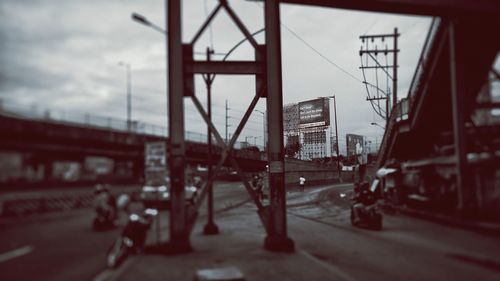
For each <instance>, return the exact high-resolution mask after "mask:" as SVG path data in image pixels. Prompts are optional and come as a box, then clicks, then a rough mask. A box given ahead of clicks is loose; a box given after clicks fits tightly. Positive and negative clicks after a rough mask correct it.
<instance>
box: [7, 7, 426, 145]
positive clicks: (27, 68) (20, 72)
mask: <svg viewBox="0 0 500 281" xmlns="http://www.w3.org/2000/svg"><path fill="white" fill-rule="evenodd" d="M208 3H209V6H210V7H213V6H214V4H215V1H212V0H209V1H208ZM230 4H231V5H233V6H234V9H235V11H236V12H237V13H238V14H240V15H241V17H242V20H243V22H245V24H246V25H247V26H248V29H249V30H250V31H256V30H258V29H260V28H262V26H263V14H262V8H261V6H260V4H256V3H253V2H247V1H231V2H230ZM184 9H185V12H184V25H183V32H184V38H185V40H188V39H189V38H191V37H192V35H193V34H194V32H195V31H196V29H197V28H198V27H199V26H200V25H201V23H202V22H203V20H204V18H205V10H204V7H203V5H199V1H196V0H189V1H185V2H184ZM131 12H138V13H141V14H144V15H145V16H147V17H148V18H149V19H150V20H151V21H152V22H155V23H157V24H158V25H160V26H164V7H163V1H147V3H144V2H142V1H134V0H123V1H120V0H110V1H97V0H90V1H79V0H73V1H63V2H61V1H56V0H43V1H15V0H4V1H2V3H0V65H1V68H0V98H2V99H4V100H5V101H7V102H17V103H22V104H26V105H28V104H30V103H36V104H38V105H39V106H46V107H49V108H56V109H64V110H68V111H74V112H77V111H78V112H92V113H95V114H102V115H109V116H111V117H115V118H125V116H126V115H125V112H126V111H125V108H126V99H125V69H124V68H123V67H119V66H117V62H118V61H121V60H123V61H126V62H128V63H130V64H131V65H132V90H133V98H132V107H133V113H132V115H133V117H134V119H138V120H142V121H146V122H151V123H155V124H158V125H165V123H166V116H165V114H166V96H165V92H166V89H165V88H166V81H165V75H166V74H165V38H164V36H163V35H162V34H160V33H158V32H156V31H154V30H151V29H149V28H147V27H145V26H142V25H140V24H138V23H136V22H133V21H132V20H131V19H130V13H131ZM281 13H282V22H283V24H285V25H286V26H287V27H288V28H290V29H292V30H293V32H295V33H296V34H297V35H298V36H300V38H302V39H303V40H305V41H306V42H307V43H308V44H310V45H312V46H313V47H314V48H315V49H316V50H318V51H319V52H321V54H323V55H325V56H326V57H328V59H330V60H332V61H333V62H334V63H336V64H337V65H339V66H341V67H342V68H343V69H345V70H346V71H348V72H349V73H351V74H352V75H354V76H355V77H358V78H361V72H360V71H359V69H358V67H359V63H360V62H359V55H358V53H357V52H358V50H359V46H360V41H359V39H358V36H359V35H361V34H363V33H365V32H367V31H369V33H387V32H392V30H393V28H394V27H396V26H397V27H399V29H400V31H401V32H402V36H401V38H400V46H401V53H400V57H399V64H400V68H399V78H400V80H399V88H400V94H399V97H400V98H402V97H404V96H405V95H406V92H407V88H408V85H409V84H410V82H411V78H412V76H413V71H414V67H415V63H416V61H417V59H418V55H419V53H420V48H421V46H422V42H423V39H424V38H425V34H426V31H427V27H428V24H429V19H426V18H419V17H403V16H396V15H388V14H375V13H364V12H349V11H344V10H335V9H320V8H311V7H302V6H296V5H283V6H282V8H281ZM241 38H243V36H242V35H241V32H239V31H238V30H237V29H236V27H235V26H234V24H232V23H231V22H230V20H229V19H228V17H227V16H225V15H223V16H221V17H220V18H217V19H216V21H214V23H213V39H214V47H215V50H216V51H217V52H225V51H227V50H229V49H230V48H231V47H232V46H233V45H234V44H235V43H236V42H238V41H239V40H241ZM257 39H258V41H259V42H263V36H262V35H260V36H258V37H257ZM210 44H211V42H210V36H209V35H208V33H207V34H206V35H204V36H203V37H202V38H201V39H200V42H199V43H198V44H197V45H196V50H197V51H204V50H205V47H206V46H207V45H210ZM219 59H220V57H219ZM231 59H253V50H252V48H251V47H250V46H249V45H248V44H244V45H242V46H241V47H240V48H239V49H238V50H237V51H236V52H234V54H233V55H232V56H231ZM282 61H283V92H284V102H285V103H290V102H298V101H301V100H307V99H312V98H315V97H318V96H327V95H331V94H332V93H335V94H336V96H337V106H338V115H339V129H340V132H339V133H340V134H341V136H342V135H344V134H345V133H359V134H365V135H368V136H373V137H375V136H379V137H380V136H381V130H380V129H379V128H377V127H374V126H370V123H371V122H381V121H380V119H379V118H377V117H374V113H373V111H372V109H371V107H370V105H369V103H368V102H366V101H365V97H366V92H365V89H364V87H363V85H362V84H361V83H359V81H356V80H355V79H353V78H352V77H350V76H349V75H346V74H345V73H344V72H342V71H341V70H339V69H338V68H336V67H334V66H333V65H331V64H330V63H328V62H327V61H325V59H323V58H321V57H319V56H318V55H317V54H316V53H314V52H313V51H312V50H310V48H309V47H307V46H305V45H304V43H303V42H301V41H300V40H299V39H297V38H296V37H295V36H294V35H293V34H291V33H290V32H289V31H288V30H287V28H285V27H283V28H282ZM196 89H197V93H198V95H199V98H200V101H202V102H203V103H205V100H206V97H205V95H206V90H205V86H204V84H203V82H202V81H201V80H200V79H197V82H196ZM254 91H255V90H254V81H253V78H248V77H227V76H226V77H224V76H220V77H218V78H217V81H216V82H215V84H214V91H213V93H214V98H213V104H214V112H216V115H214V120H215V121H216V123H217V126H218V127H220V128H221V131H223V130H222V129H223V127H224V103H225V100H226V99H227V100H229V104H230V107H231V108H232V111H230V115H231V116H232V117H233V118H232V119H231V120H230V123H231V126H232V127H231V128H230V130H234V129H235V126H236V122H237V118H238V117H239V116H242V115H243V113H242V112H243V111H244V110H245V109H246V106H247V105H248V103H249V102H250V100H251V98H252V96H253V94H254ZM185 104H186V115H187V120H186V128H187V129H188V130H193V131H198V132H205V126H204V125H203V123H202V120H201V118H200V117H199V114H197V113H196V111H195V109H194V107H193V106H192V105H191V102H190V101H189V100H186V101H185ZM258 108H259V109H261V110H263V109H264V108H265V104H264V102H263V101H260V102H259V104H258ZM261 121H262V116H261V115H260V114H255V116H252V118H251V121H250V123H249V124H248V129H247V131H246V132H245V134H255V135H261V133H260V128H261ZM341 139H343V138H342V137H341Z"/></svg>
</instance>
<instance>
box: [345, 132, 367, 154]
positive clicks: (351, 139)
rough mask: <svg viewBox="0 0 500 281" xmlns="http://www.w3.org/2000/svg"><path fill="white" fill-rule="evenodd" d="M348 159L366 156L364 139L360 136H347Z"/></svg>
mask: <svg viewBox="0 0 500 281" xmlns="http://www.w3.org/2000/svg"><path fill="white" fill-rule="evenodd" d="M346 138H347V157H348V158H351V157H354V156H356V155H358V156H359V155H362V154H365V153H366V151H365V145H364V137H363V136H360V135H354V134H347V135H346Z"/></svg>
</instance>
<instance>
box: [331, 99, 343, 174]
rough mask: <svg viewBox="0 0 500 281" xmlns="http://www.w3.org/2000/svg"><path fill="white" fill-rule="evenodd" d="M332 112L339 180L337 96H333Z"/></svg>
mask: <svg viewBox="0 0 500 281" xmlns="http://www.w3.org/2000/svg"><path fill="white" fill-rule="evenodd" d="M333 112H334V113H335V149H336V152H337V173H338V176H339V181H341V174H340V153H339V130H338V127H337V98H336V97H335V95H334V96H333Z"/></svg>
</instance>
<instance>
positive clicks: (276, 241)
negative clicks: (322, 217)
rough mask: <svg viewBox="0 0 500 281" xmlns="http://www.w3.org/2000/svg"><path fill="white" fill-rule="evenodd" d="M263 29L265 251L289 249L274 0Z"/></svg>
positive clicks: (266, 6)
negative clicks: (266, 192)
mask: <svg viewBox="0 0 500 281" xmlns="http://www.w3.org/2000/svg"><path fill="white" fill-rule="evenodd" d="M264 19H265V20H264V21H265V28H266V70H267V71H266V80H267V81H266V84H267V100H266V101H267V113H268V114H267V126H268V127H267V128H268V132H269V137H268V141H269V145H268V154H267V157H268V161H269V187H270V198H269V201H270V205H269V212H267V215H268V217H267V220H268V221H267V225H268V228H269V231H268V235H267V237H266V239H265V241H264V247H265V248H266V249H267V250H269V251H280V252H293V251H294V248H295V246H294V243H293V241H292V240H291V239H290V238H289V237H288V234H287V225H286V190H285V158H284V156H285V153H284V145H283V89H282V77H281V75H282V71H281V36H280V10H279V1H278V0H267V1H265V4H264Z"/></svg>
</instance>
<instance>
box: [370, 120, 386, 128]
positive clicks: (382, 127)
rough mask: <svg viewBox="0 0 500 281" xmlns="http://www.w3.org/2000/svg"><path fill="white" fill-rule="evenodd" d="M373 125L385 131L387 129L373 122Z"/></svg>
mask: <svg viewBox="0 0 500 281" xmlns="http://www.w3.org/2000/svg"><path fill="white" fill-rule="evenodd" d="M371 125H373V126H377V127H380V128H382V129H383V130H385V128H384V127H383V126H381V125H379V124H378V123H375V122H372V123H371Z"/></svg>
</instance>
